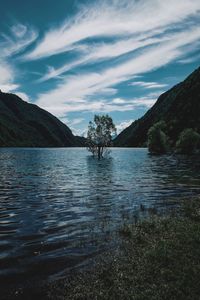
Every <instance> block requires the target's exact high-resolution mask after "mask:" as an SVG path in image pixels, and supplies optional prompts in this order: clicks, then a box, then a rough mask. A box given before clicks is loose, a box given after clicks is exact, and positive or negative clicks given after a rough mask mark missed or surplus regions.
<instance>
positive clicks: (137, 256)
mask: <svg viewBox="0 0 200 300" xmlns="http://www.w3.org/2000/svg"><path fill="white" fill-rule="evenodd" d="M120 235H121V236H122V240H123V241H122V244H121V247H120V249H119V250H118V251H115V252H114V251H110V253H107V254H104V255H103V256H102V258H101V260H99V261H97V262H96V265H95V266H94V267H93V269H92V270H89V271H82V273H81V274H80V273H78V274H77V275H74V276H73V277H72V278H71V279H68V280H63V281H60V282H58V283H56V284H55V285H53V286H51V287H48V289H49V293H48V294H49V299H62V300H64V299H66V300H67V299H70V300H78V299H79V300H83V299H85V300H86V299H88V300H89V299H91V300H93V299H102V300H115V299H123V300H126V299H127V300H128V299H133V300H146V299H148V300H169V299H170V300H179V299H184V300H197V299H199V295H200V284H199V278H200V199H191V200H187V201H186V200H185V201H184V203H183V204H182V206H181V207H180V208H179V209H178V210H177V211H176V212H173V213H172V214H171V215H169V216H167V217H161V216H157V215H155V216H152V217H150V218H149V219H147V220H143V221H140V222H138V223H137V224H136V225H124V227H123V228H122V229H121V230H120Z"/></svg>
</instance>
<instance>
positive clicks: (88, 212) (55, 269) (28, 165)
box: [0, 149, 200, 285]
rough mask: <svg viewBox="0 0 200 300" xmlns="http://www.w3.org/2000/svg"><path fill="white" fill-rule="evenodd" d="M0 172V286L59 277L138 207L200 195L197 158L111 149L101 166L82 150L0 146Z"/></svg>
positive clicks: (108, 241) (107, 238)
mask: <svg viewBox="0 0 200 300" xmlns="http://www.w3.org/2000/svg"><path fill="white" fill-rule="evenodd" d="M0 170H1V171H0V281H1V283H4V285H5V284H6V285H9V284H12V283H15V284H16V283H20V282H22V281H24V280H25V279H26V280H27V281H30V279H31V280H34V279H35V280H41V279H46V278H50V276H62V275H63V274H65V272H66V271H67V270H69V269H70V268H74V267H76V266H78V265H80V264H81V263H84V262H85V261H87V259H88V258H90V257H92V256H94V255H96V254H97V253H98V252H99V251H102V250H103V249H105V248H106V247H108V246H109V245H110V244H111V243H112V242H113V240H112V236H113V235H112V232H113V231H114V230H115V229H116V228H117V226H119V224H121V222H122V217H123V215H124V214H129V213H130V214H133V213H134V212H135V211H137V210H138V207H139V206H140V204H141V203H142V204H144V205H145V206H146V207H150V206H156V207H158V208H159V207H160V208H163V207H165V205H168V203H169V199H171V198H173V199H177V201H178V198H179V197H180V196H184V195H186V196H187V195H193V194H199V193H200V172H199V170H200V159H198V160H197V157H175V156H157V157H154V156H150V155H148V153H147V150H146V149H113V151H112V153H111V156H110V158H107V159H105V160H101V161H96V160H95V159H93V158H92V157H90V156H89V155H88V153H87V151H86V150H84V149H1V150H0ZM170 203H171V202H170ZM38 274H40V278H39V277H38Z"/></svg>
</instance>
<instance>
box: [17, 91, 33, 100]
mask: <svg viewBox="0 0 200 300" xmlns="http://www.w3.org/2000/svg"><path fill="white" fill-rule="evenodd" d="M15 94H16V95H17V96H19V97H20V98H21V99H22V100H24V101H26V102H29V101H30V99H29V96H28V95H27V94H26V93H23V92H20V91H19V92H18V91H16V92H15Z"/></svg>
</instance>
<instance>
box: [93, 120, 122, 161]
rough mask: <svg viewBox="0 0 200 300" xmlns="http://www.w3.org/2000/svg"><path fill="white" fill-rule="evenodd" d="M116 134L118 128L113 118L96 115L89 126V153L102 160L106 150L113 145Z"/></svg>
mask: <svg viewBox="0 0 200 300" xmlns="http://www.w3.org/2000/svg"><path fill="white" fill-rule="evenodd" d="M114 134H116V128H115V125H114V123H113V120H112V118H111V117H109V116H108V115H95V116H94V121H93V122H91V121H90V122H89V126H88V133H87V142H88V151H90V152H92V154H93V156H97V157H98V159H99V160H100V159H101V158H102V157H103V155H104V153H105V151H106V148H107V147H110V146H111V145H112V136H113V135H114Z"/></svg>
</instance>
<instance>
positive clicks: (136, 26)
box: [26, 0, 200, 60]
mask: <svg viewBox="0 0 200 300" xmlns="http://www.w3.org/2000/svg"><path fill="white" fill-rule="evenodd" d="M199 8H200V4H199V1H198V0H192V1H191V0H184V1H183V0H180V1H173V0H168V1H167V2H166V1H162V0H151V1H150V0H140V1H134V0H133V1H127V0H110V1H104V0H101V1H97V2H95V4H92V5H91V6H87V7H86V6H82V7H81V8H80V11H79V13H77V15H76V16H75V17H73V18H71V19H67V20H66V21H65V22H64V23H63V24H62V25H61V26H60V27H58V28H52V29H50V30H49V31H48V32H47V33H46V34H45V36H44V38H43V39H42V40H41V42H39V43H38V45H37V46H36V48H35V49H34V50H33V51H31V52H30V53H29V54H27V55H26V59H32V60H34V59H39V58H43V57H47V56H50V55H55V54H59V53H62V52H65V51H69V50H71V49H73V48H74V47H76V44H78V43H80V42H82V41H84V40H86V39H89V38H90V39H91V38H94V37H113V36H114V37H127V36H131V35H139V34H144V33H147V32H154V33H155V32H163V31H165V30H167V29H168V28H169V27H171V26H172V25H175V24H177V23H180V22H181V21H183V20H187V18H188V17H190V16H191V15H194V14H197V13H198V11H199Z"/></svg>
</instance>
